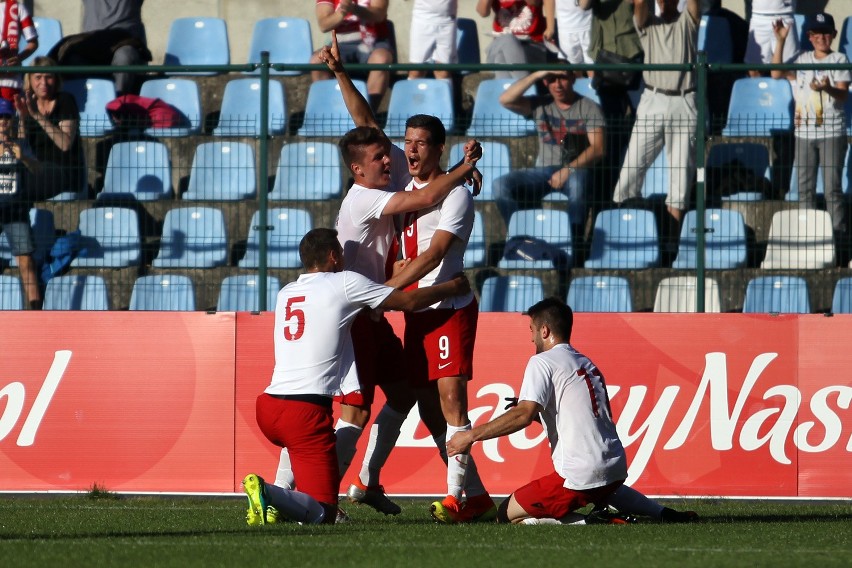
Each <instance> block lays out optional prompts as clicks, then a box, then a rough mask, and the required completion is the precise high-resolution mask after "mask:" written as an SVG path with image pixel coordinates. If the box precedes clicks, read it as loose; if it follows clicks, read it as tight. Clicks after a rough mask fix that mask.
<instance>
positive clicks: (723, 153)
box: [706, 142, 770, 201]
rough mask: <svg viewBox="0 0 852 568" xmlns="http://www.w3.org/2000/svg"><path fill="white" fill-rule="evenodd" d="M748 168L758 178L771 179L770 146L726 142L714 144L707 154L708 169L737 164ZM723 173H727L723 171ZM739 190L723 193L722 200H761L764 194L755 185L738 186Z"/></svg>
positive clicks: (721, 168)
mask: <svg viewBox="0 0 852 568" xmlns="http://www.w3.org/2000/svg"><path fill="white" fill-rule="evenodd" d="M737 163H739V164H740V165H742V166H744V167H746V168H748V169H749V170H751V173H752V174H754V176H755V177H756V178H765V179H767V180H769V179H770V172H769V148H767V147H766V146H765V145H764V144H756V143H754V142H725V143H721V144H714V145H713V146H711V147H710V151H709V152H708V154H707V163H706V167H707V169H710V168H718V169H720V171H721V170H723V169H726V168H729V167H731V165H732V164H737ZM722 175H725V174H724V173H722ZM738 189H739V191H737V192H735V193H732V194H730V195H723V196H722V201H760V200H762V199H763V197H764V195H763V193H762V192H760V191H756V188H754V187H743V188H738Z"/></svg>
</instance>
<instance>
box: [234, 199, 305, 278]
mask: <svg viewBox="0 0 852 568" xmlns="http://www.w3.org/2000/svg"><path fill="white" fill-rule="evenodd" d="M266 214H267V217H266V219H267V223H266V225H267V226H268V227H271V228H270V229H269V230H268V231H267V233H266V236H267V246H266V266H267V267H269V268H299V267H300V266H302V262H301V260H299V242H300V241H301V240H302V237H304V236H305V233H307V232H308V231H310V230H311V229H312V228H313V222H312V220H311V214H310V213H309V212H307V211H305V210H302V209H288V208H278V209H269V210H268V211H267V212H266ZM258 225H260V212H259V211H255V212H254V215H252V218H251V223H250V224H249V227H251V228H250V229H249V235H248V242H247V243H246V254H245V256H244V257H243V258H242V260H240V262H239V265H240V268H257V267H258V266H259V265H260V231H258V230H257V229H256V227H257V226H258Z"/></svg>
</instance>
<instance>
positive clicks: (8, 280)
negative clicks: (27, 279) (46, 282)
mask: <svg viewBox="0 0 852 568" xmlns="http://www.w3.org/2000/svg"><path fill="white" fill-rule="evenodd" d="M23 309H24V287H23V285H21V279H20V278H18V277H17V276H12V275H10V274H0V310H23Z"/></svg>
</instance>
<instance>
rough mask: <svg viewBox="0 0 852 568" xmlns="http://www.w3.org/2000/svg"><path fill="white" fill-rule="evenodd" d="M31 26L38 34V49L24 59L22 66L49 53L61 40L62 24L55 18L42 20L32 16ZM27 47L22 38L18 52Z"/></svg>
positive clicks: (39, 17) (42, 18)
mask: <svg viewBox="0 0 852 568" xmlns="http://www.w3.org/2000/svg"><path fill="white" fill-rule="evenodd" d="M33 24H34V25H35V29H36V32H37V33H38V47H37V48H36V50H35V51H34V52H32V53H31V54H30V56H29V57H27V58H26V59H24V62H23V64H24V65H30V64H32V62H33V60H34V59H35V58H36V57H41V56H44V55H47V54H48V53H50V50H51V49H53V46H54V45H56V44H57V43H59V40H61V39H62V22H60V21H59V20H57V19H56V18H44V17H41V16H33ZM26 46H27V42H26V40H25V39H24V38H23V37H22V38H21V40H20V42H19V47H20V50H21V51H23V49H24V48H25V47H26Z"/></svg>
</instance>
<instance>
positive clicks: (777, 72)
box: [769, 19, 796, 79]
mask: <svg viewBox="0 0 852 568" xmlns="http://www.w3.org/2000/svg"><path fill="white" fill-rule="evenodd" d="M772 31H773V32H774V33H775V51H773V52H772V63H784V44H785V43H787V36H788V35H789V34H790V26H785V25H784V21H783V20H781V19H778V20H775V21H774V22H772ZM769 74H770V76H771V77H772V78H773V79H783V78H784V77H787V78H793V77H795V76H796V72H795V71H793V70H790V71H783V70H781V69H773V70H772V71H770V72H769Z"/></svg>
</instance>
